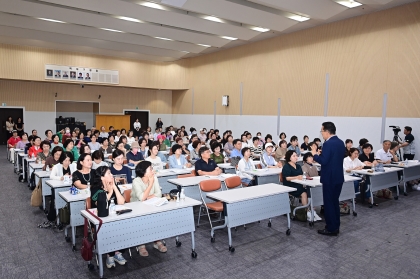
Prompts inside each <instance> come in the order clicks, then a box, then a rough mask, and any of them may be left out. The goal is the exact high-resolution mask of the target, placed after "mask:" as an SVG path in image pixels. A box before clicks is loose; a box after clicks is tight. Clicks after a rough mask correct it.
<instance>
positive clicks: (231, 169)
mask: <svg viewBox="0 0 420 280" xmlns="http://www.w3.org/2000/svg"><path fill="white" fill-rule="evenodd" d="M252 163H253V164H254V165H258V164H260V163H261V161H259V160H253V161H252ZM217 166H218V167H220V168H221V169H222V170H223V173H227V174H236V169H235V166H232V164H231V163H229V162H227V163H218V164H217Z"/></svg>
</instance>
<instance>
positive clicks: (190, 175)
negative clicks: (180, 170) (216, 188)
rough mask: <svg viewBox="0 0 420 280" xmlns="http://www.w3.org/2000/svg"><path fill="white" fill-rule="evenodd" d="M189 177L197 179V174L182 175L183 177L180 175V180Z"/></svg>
mask: <svg viewBox="0 0 420 280" xmlns="http://www.w3.org/2000/svg"><path fill="white" fill-rule="evenodd" d="M187 177H195V174H192V173H190V174H182V175H178V179H180V178H187Z"/></svg>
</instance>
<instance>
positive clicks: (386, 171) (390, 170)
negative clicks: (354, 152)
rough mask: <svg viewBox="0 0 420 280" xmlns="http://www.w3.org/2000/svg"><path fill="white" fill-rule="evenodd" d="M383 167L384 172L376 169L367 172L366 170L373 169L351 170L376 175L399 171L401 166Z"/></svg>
mask: <svg viewBox="0 0 420 280" xmlns="http://www.w3.org/2000/svg"><path fill="white" fill-rule="evenodd" d="M384 169H385V172H377V171H373V172H372V173H370V172H368V170H373V169H362V170H352V172H353V173H357V174H361V175H369V176H376V175H381V174H384V173H389V172H397V171H401V168H397V167H384Z"/></svg>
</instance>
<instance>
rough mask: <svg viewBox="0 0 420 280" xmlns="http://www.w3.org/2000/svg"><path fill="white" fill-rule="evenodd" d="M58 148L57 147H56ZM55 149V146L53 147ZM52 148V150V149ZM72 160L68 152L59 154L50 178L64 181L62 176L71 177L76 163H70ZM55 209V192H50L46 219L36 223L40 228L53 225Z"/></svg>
mask: <svg viewBox="0 0 420 280" xmlns="http://www.w3.org/2000/svg"><path fill="white" fill-rule="evenodd" d="M56 148H59V147H56ZM54 149H55V148H54ZM54 149H53V150H54ZM72 161H73V155H72V154H71V153H70V152H64V153H62V154H61V155H60V159H59V163H58V164H56V165H54V166H53V168H52V170H51V174H50V179H51V180H58V181H64V177H66V176H68V177H71V176H72V174H73V173H74V172H75V171H76V164H74V163H71V162H72ZM56 218H57V217H56V209H55V192H51V200H50V208H49V210H48V215H47V221H46V222H43V223H41V224H39V225H38V227H40V228H49V227H52V226H54V225H55V220H56Z"/></svg>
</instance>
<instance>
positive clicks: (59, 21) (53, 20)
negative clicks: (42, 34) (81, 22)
mask: <svg viewBox="0 0 420 280" xmlns="http://www.w3.org/2000/svg"><path fill="white" fill-rule="evenodd" d="M38 19H41V20H46V21H51V22H58V23H65V22H64V21H61V20H55V19H50V18H38Z"/></svg>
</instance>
